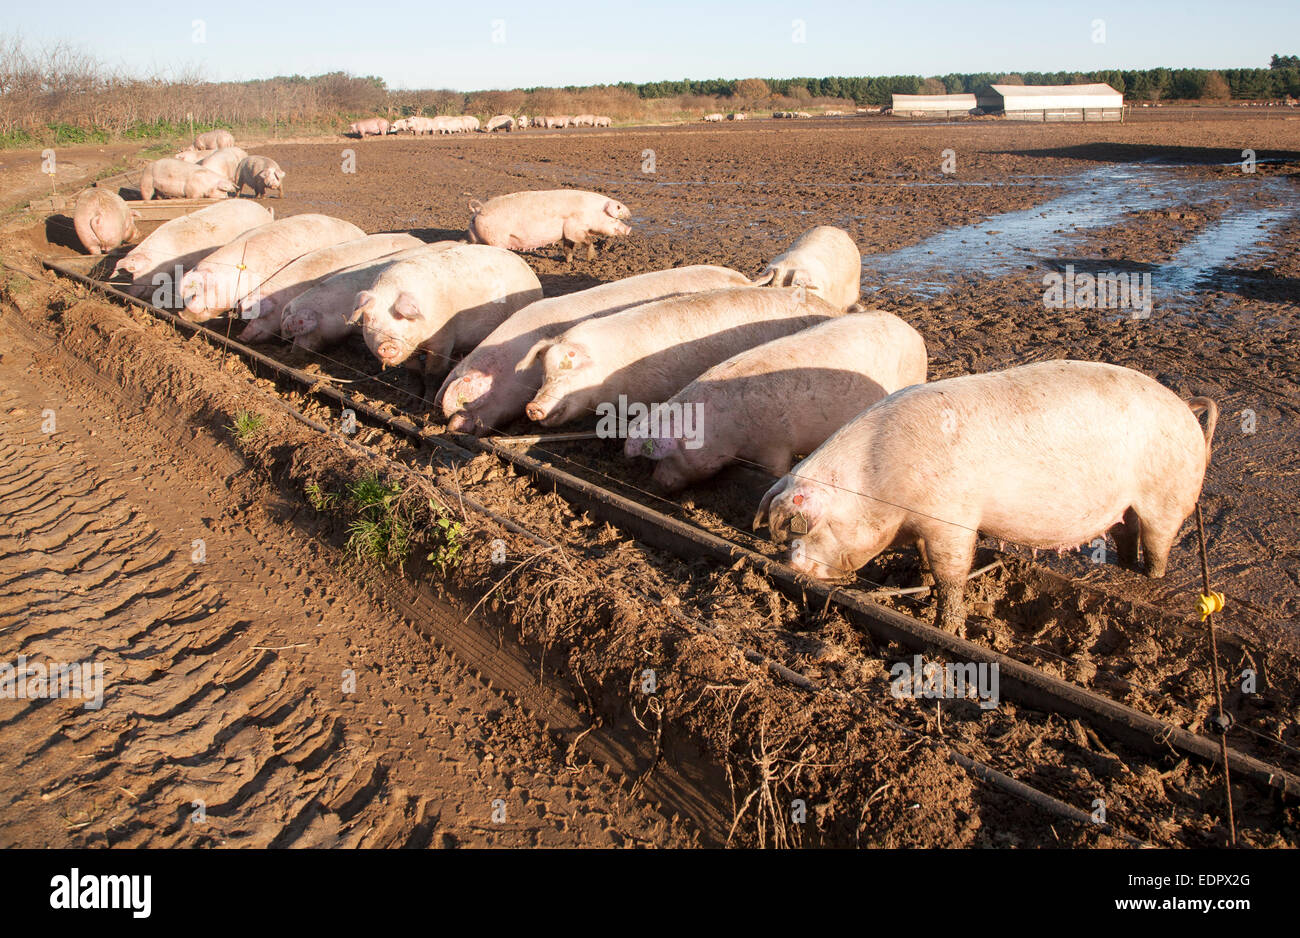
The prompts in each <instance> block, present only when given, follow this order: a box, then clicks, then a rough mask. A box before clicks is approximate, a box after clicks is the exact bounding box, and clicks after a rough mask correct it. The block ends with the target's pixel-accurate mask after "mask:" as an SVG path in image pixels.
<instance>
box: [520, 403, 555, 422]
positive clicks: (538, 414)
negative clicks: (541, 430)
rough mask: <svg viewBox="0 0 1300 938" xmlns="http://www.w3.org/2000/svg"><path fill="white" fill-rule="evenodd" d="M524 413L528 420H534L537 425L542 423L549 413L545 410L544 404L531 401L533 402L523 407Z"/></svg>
mask: <svg viewBox="0 0 1300 938" xmlns="http://www.w3.org/2000/svg"><path fill="white" fill-rule="evenodd" d="M524 413H525V414H527V415H528V419H529V420H535V421H537V422H538V423H542V422H543V421H545V420H546V417H547V415H548V414H549V413H550V411H549V410H548V409H547V408H546V406H545V405H544V404H542V403H540V402H538V401H536V400H533V401H529V402H528V404H527V406H525V407H524Z"/></svg>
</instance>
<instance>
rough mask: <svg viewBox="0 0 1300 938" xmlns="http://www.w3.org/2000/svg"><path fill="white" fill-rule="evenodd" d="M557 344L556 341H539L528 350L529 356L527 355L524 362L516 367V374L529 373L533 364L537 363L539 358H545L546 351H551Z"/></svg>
mask: <svg viewBox="0 0 1300 938" xmlns="http://www.w3.org/2000/svg"><path fill="white" fill-rule="evenodd" d="M555 342H556V340H555V339H542V340H541V341H539V342H538V343H537V344H535V345H534V346H533V347H532V348H530V349H529V350H528V354H527V355H525V356H524V357H523V360H522V361H521V362H520V363H519V364H518V365H516V366H515V371H516V372H520V371H527V370H528V369H529V368H531V367H533V363H534V362H536V361H537V359H538V358H540V357H542V356H544V355H545V354H546V350H547V349H549V348H550V347H551V346H552V345H554V344H555Z"/></svg>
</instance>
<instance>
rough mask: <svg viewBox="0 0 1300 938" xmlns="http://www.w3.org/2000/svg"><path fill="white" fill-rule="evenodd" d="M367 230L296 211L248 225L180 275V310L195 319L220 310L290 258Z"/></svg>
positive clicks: (261, 281) (218, 314) (228, 305)
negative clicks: (258, 224)
mask: <svg viewBox="0 0 1300 938" xmlns="http://www.w3.org/2000/svg"><path fill="white" fill-rule="evenodd" d="M364 235H365V232H364V231H362V230H361V229H360V228H358V227H357V226H356V225H353V224H351V223H350V222H346V221H343V220H342V219H340V218H331V217H330V216H329V215H294V216H292V217H290V218H281V219H280V220H279V221H273V222H271V223H269V224H266V225H262V226H261V227H260V228H254V229H253V230H252V231H247V232H245V233H244V234H242V235H240V236H239V237H238V238H235V239H234V240H233V241H231V242H230V243H228V244H226V245H224V246H223V247H221V248H219V249H218V250H216V251H213V252H212V253H211V254H209V255H208V256H207V257H205V258H203V260H201V261H199V263H198V264H197V265H195V267H194V268H193V269H192V270H190V271H189V272H188V273H186V274H185V276H184V277H183V278H181V286H180V292H181V298H182V299H183V300H184V302H185V309H184V311H183V312H182V313H181V315H182V316H183V317H185V318H186V319H189V320H191V321H193V322H203V321H205V320H208V319H212V318H214V317H216V316H220V315H221V314H222V313H224V312H226V310H229V309H232V308H233V307H234V306H236V305H237V304H238V303H239V301H240V300H242V299H243V298H244V297H246V296H248V295H249V294H250V293H252V292H253V291H254V290H256V289H257V288H258V287H260V286H261V285H262V284H263V283H265V282H266V281H267V280H268V279H270V277H271V275H272V274H274V273H275V272H276V271H278V270H279V269H280V268H281V267H283V266H284V265H285V264H287V263H289V262H290V261H292V260H295V259H297V258H299V257H302V256H303V255H304V254H308V253H310V252H312V251H317V250H320V249H321V248H324V247H329V246H330V245H331V244H340V243H341V242H344V241H354V240H356V239H357V238H360V237H363V236H364Z"/></svg>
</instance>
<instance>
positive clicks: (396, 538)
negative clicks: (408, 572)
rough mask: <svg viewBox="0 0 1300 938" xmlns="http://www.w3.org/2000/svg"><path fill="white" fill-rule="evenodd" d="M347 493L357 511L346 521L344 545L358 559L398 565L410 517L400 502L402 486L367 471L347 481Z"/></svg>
mask: <svg viewBox="0 0 1300 938" xmlns="http://www.w3.org/2000/svg"><path fill="white" fill-rule="evenodd" d="M347 494H348V500H349V501H350V502H351V503H352V507H353V508H354V509H356V512H357V517H356V518H354V519H353V520H352V523H351V524H349V525H348V543H347V549H348V550H349V551H351V552H352V554H353V555H354V556H355V557H356V558H357V559H358V560H370V561H373V562H375V563H377V564H380V565H383V566H387V565H389V564H399V565H400V564H401V563H402V561H404V560H405V559H406V555H407V553H408V551H409V550H410V545H411V518H410V514H409V512H407V511H406V510H405V509H404V507H403V505H402V498H401V496H402V487H401V486H400V485H398V484H397V483H396V482H394V483H391V484H390V483H386V482H381V481H380V479H379V476H378V474H375V473H371V474H370V475H368V476H364V477H363V478H360V479H357V480H356V481H354V482H350V483H348V486H347Z"/></svg>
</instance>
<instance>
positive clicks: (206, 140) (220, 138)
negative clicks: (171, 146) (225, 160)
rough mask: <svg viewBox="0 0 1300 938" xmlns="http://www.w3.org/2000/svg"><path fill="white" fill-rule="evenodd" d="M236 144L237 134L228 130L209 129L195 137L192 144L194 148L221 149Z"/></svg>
mask: <svg viewBox="0 0 1300 938" xmlns="http://www.w3.org/2000/svg"><path fill="white" fill-rule="evenodd" d="M234 145H235V135H234V134H232V133H231V132H230V131H228V130H209V131H207V132H206V133H201V134H199V135H198V136H197V137H195V138H194V142H193V143H192V144H190V147H191V149H194V150H221V149H224V148H226V147H233V146H234Z"/></svg>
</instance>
